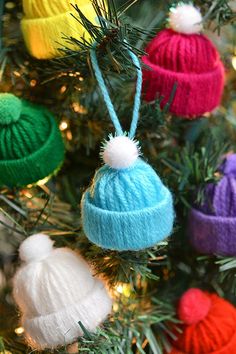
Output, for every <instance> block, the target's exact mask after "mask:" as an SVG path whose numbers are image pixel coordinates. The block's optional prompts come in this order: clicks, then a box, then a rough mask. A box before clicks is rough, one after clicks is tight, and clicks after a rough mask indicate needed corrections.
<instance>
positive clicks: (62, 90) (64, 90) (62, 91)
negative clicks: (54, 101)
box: [60, 85, 67, 93]
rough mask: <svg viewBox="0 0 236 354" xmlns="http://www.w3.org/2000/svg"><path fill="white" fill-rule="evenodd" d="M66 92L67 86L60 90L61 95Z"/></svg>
mask: <svg viewBox="0 0 236 354" xmlns="http://www.w3.org/2000/svg"><path fill="white" fill-rule="evenodd" d="M66 90H67V87H66V85H63V86H62V87H61V88H60V93H64V92H66Z"/></svg>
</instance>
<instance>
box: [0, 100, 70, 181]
mask: <svg viewBox="0 0 236 354" xmlns="http://www.w3.org/2000/svg"><path fill="white" fill-rule="evenodd" d="M6 95H7V96H8V98H9V97H10V100H8V98H6ZM15 98H16V97H15V96H13V95H10V94H0V107H2V109H1V113H2V112H4V107H3V106H4V103H5V102H7V104H6V107H5V112H9V107H10V106H9V102H10V101H11V102H17V104H16V106H17V107H18V108H19V104H18V101H19V102H20V106H21V114H20V117H18V120H12V121H11V123H8V124H6V123H4V124H3V125H0V183H1V184H3V185H7V186H9V187H15V186H25V185H27V184H32V183H36V182H37V181H39V180H41V179H44V178H45V177H47V176H49V175H52V174H53V173H54V171H55V170H58V169H59V166H61V165H62V163H63V160H64V144H63V141H62V137H61V132H60V130H59V129H58V126H57V123H56V121H55V118H54V117H53V115H52V114H51V113H50V112H49V111H48V110H47V109H45V108H42V107H38V106H35V105H33V104H31V103H30V102H28V101H24V100H19V99H18V98H16V100H14V99H15ZM17 107H15V108H14V109H12V112H13V111H14V110H17ZM15 117H16V116H15ZM0 119H1V122H2V121H7V119H5V118H4V117H3V119H2V116H1V118H0ZM4 119H5V120H4ZM9 121H10V120H9V119H8V122H9ZM0 124H1V123H0Z"/></svg>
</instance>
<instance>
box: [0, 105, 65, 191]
mask: <svg viewBox="0 0 236 354" xmlns="http://www.w3.org/2000/svg"><path fill="white" fill-rule="evenodd" d="M45 112H46V111H45ZM45 114H47V116H48V119H49V120H50V123H51V131H50V135H49V137H48V139H47V140H46V142H45V144H44V145H43V146H42V147H41V148H40V149H38V150H36V151H35V152H33V153H32V154H31V155H29V156H26V157H23V158H21V159H17V160H0V183H1V184H3V185H6V186H8V187H16V186H26V185H27V184H31V183H36V182H37V181H39V180H41V179H43V178H45V177H48V176H50V175H51V174H52V173H53V172H54V171H55V170H57V169H58V168H59V167H60V165H61V164H62V162H63V160H64V154H65V148H64V143H63V140H62V136H61V133H60V130H59V129H58V127H57V124H56V122H55V118H54V117H53V116H52V115H51V114H50V113H48V112H46V113H45ZM49 161H50V163H48V162H49Z"/></svg>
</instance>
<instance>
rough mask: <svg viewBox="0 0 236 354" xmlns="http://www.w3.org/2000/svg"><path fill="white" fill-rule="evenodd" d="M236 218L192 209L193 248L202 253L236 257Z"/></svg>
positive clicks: (190, 233) (190, 232)
mask: <svg viewBox="0 0 236 354" xmlns="http://www.w3.org/2000/svg"><path fill="white" fill-rule="evenodd" d="M235 230H236V217H235V218H234V217H222V216H214V215H207V214H204V213H202V212H201V211H199V210H197V209H194V208H193V209H191V211H190V214H189V222H188V234H189V237H190V240H191V243H192V244H193V246H194V247H195V248H196V250H198V251H199V252H202V253H210V254H212V253H215V254H220V255H228V256H233V255H236V234H235Z"/></svg>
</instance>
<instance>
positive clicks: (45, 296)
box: [13, 234, 112, 350]
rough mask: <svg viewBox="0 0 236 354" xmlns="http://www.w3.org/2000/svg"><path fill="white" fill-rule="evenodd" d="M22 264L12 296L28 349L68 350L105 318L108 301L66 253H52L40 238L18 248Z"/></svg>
mask: <svg viewBox="0 0 236 354" xmlns="http://www.w3.org/2000/svg"><path fill="white" fill-rule="evenodd" d="M19 255H20V258H21V260H22V261H23V262H24V263H23V265H22V266H21V267H20V268H19V269H18V271H17V273H16V275H15V277H14V281H13V295H14V299H15V301H16V303H17V305H18V306H19V308H20V310H21V313H22V319H21V321H22V326H23V327H24V329H25V336H26V340H27V342H28V344H29V345H30V346H31V347H32V348H35V349H38V350H42V349H45V348H48V349H54V348H56V347H59V346H64V345H67V344H71V343H73V342H75V341H76V340H77V338H78V337H79V336H83V334H84V333H83V331H82V329H81V327H80V326H79V323H78V322H79V321H81V322H82V324H83V325H84V327H85V328H86V329H87V330H89V331H94V330H95V329H96V327H97V326H98V325H99V324H100V323H101V322H102V321H103V320H104V319H105V318H106V317H107V315H108V314H109V313H110V311H111V306H112V301H111V299H110V297H109V295H108V293H107V291H106V289H105V287H104V285H103V283H102V282H101V281H100V280H98V279H97V278H94V277H93V275H92V273H91V270H90V269H89V267H88V265H87V263H86V262H85V261H84V260H83V259H82V258H81V257H80V256H79V255H78V254H76V253H75V252H74V251H72V250H70V249H69V248H53V241H52V240H51V239H50V238H49V237H48V236H46V235H44V234H36V235H33V236H30V237H28V238H27V239H26V240H25V241H24V242H23V243H22V244H21V246H20V249H19Z"/></svg>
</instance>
